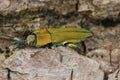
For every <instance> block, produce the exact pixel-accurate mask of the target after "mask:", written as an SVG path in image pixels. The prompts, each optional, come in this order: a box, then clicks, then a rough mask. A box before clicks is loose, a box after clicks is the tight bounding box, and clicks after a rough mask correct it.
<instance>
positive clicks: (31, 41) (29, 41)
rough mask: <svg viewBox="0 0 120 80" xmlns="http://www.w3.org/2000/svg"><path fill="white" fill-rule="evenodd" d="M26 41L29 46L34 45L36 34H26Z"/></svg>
mask: <svg viewBox="0 0 120 80" xmlns="http://www.w3.org/2000/svg"><path fill="white" fill-rule="evenodd" d="M26 43H27V44H28V45H30V46H34V45H35V43H36V35H35V34H31V35H29V36H27V38H26Z"/></svg>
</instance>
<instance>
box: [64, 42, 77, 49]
mask: <svg viewBox="0 0 120 80" xmlns="http://www.w3.org/2000/svg"><path fill="white" fill-rule="evenodd" d="M63 45H64V46H68V47H71V48H76V47H77V45H75V44H73V43H69V42H67V41H65V42H63Z"/></svg>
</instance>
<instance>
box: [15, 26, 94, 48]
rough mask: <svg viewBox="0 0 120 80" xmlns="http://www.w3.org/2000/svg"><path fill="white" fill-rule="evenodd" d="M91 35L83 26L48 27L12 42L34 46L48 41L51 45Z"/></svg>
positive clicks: (72, 41)
mask: <svg viewBox="0 0 120 80" xmlns="http://www.w3.org/2000/svg"><path fill="white" fill-rule="evenodd" d="M89 36H92V33H91V32H90V31H88V30H86V29H84V28H48V29H41V30H37V31H34V32H33V33H32V34H30V35H28V36H27V38H26V39H25V40H17V41H14V42H13V44H20V43H21V44H27V45H29V46H34V47H42V46H45V45H47V44H49V43H52V44H53V45H64V44H65V43H68V46H69V47H73V46H74V45H72V44H71V43H77V42H80V41H84V40H85V38H87V37H89Z"/></svg>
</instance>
